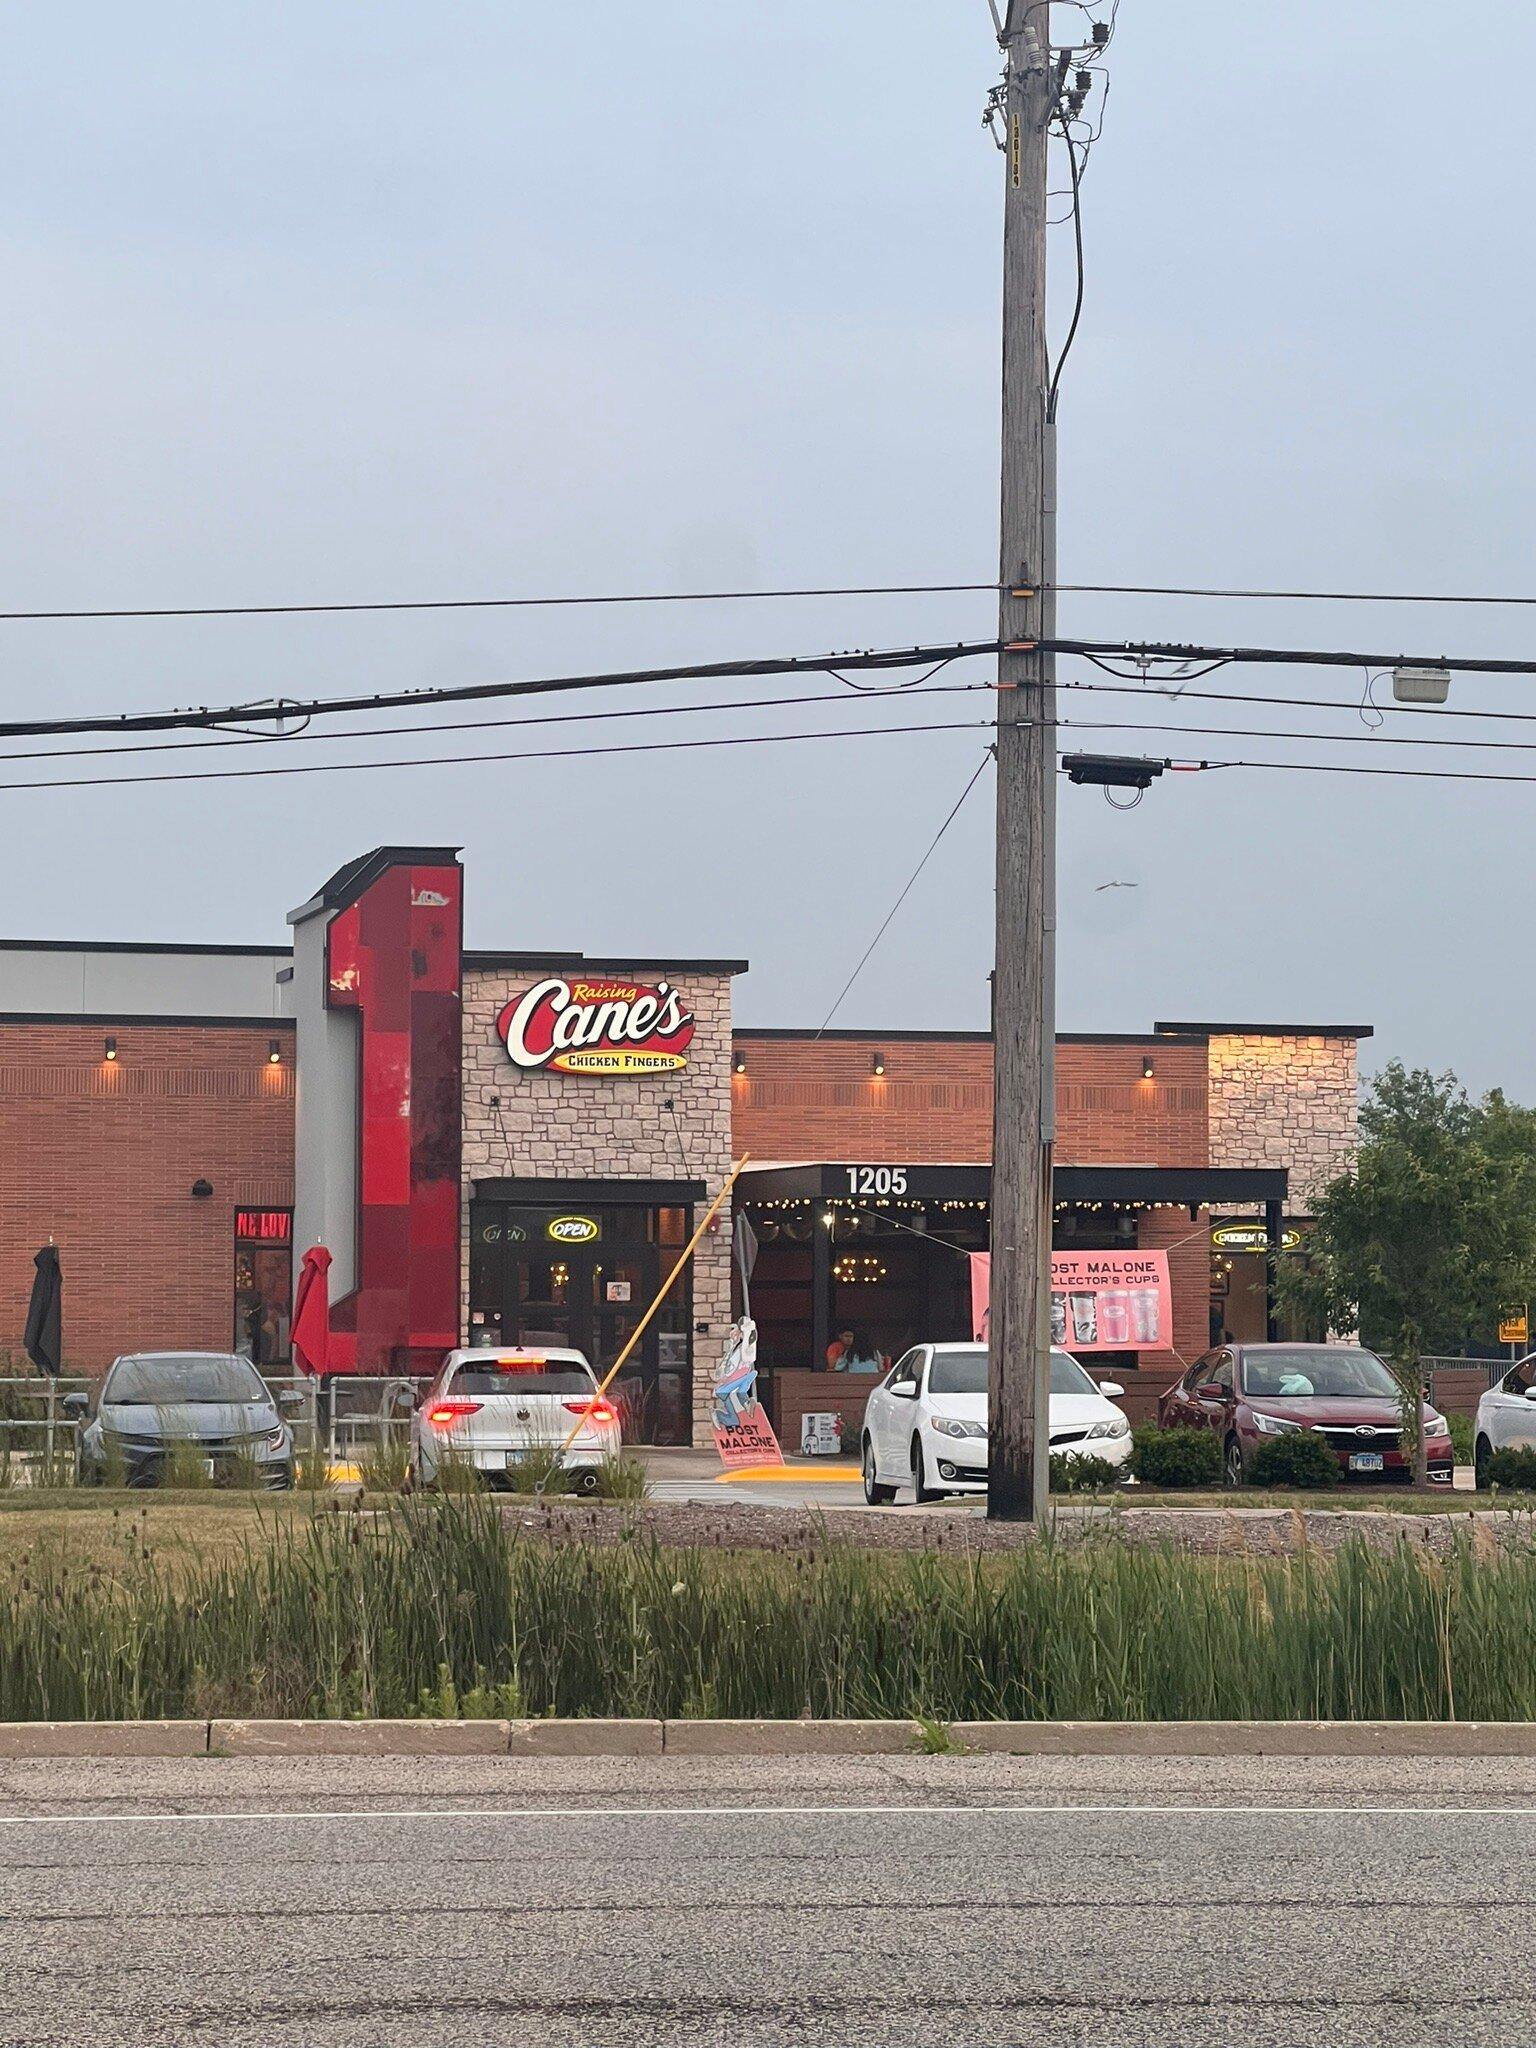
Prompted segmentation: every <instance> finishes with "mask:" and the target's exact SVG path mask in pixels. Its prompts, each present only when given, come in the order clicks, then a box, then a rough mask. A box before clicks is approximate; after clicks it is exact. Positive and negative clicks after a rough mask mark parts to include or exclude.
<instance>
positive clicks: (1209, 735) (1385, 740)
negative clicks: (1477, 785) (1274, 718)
mask: <svg viewBox="0 0 1536 2048" xmlns="http://www.w3.org/2000/svg"><path fill="white" fill-rule="evenodd" d="M1048 722H1050V723H1052V724H1054V725H1055V726H1056V727H1057V728H1058V729H1061V730H1066V731H1073V732H1160V733H1174V734H1184V733H1187V734H1189V735H1190V736H1191V737H1193V738H1196V739H1221V740H1306V741H1322V742H1324V743H1325V744H1327V745H1329V746H1336V747H1457V748H1461V747H1473V748H1477V749H1479V750H1481V751H1483V752H1487V753H1495V754H1530V753H1536V740H1469V739H1460V738H1440V737H1435V736H1432V735H1430V734H1428V733H1426V734H1425V735H1424V737H1423V738H1422V739H1419V738H1416V737H1415V736H1413V735H1412V734H1409V733H1377V732H1372V733H1369V734H1366V735H1364V736H1362V735H1361V734H1360V733H1356V732H1291V731H1288V730H1286V729H1285V728H1284V727H1279V726H1252V725H1168V724H1164V723H1154V722H1145V723H1144V722H1141V721H1138V720H1135V719H1124V718H1087V719H1084V718H1058V719H1055V720H1052V721H1048Z"/></svg>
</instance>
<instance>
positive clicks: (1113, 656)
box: [0, 639, 1536, 731]
mask: <svg viewBox="0 0 1536 2048" xmlns="http://www.w3.org/2000/svg"><path fill="white" fill-rule="evenodd" d="M1033 644H1034V645H1035V646H1037V647H1039V648H1040V649H1041V651H1042V652H1044V653H1047V654H1080V655H1082V656H1083V657H1084V658H1085V659H1087V660H1089V661H1092V660H1094V659H1095V657H1096V656H1100V655H1102V656H1104V657H1106V658H1107V659H1109V660H1111V661H1143V660H1144V661H1181V662H1190V661H1210V662H1214V663H1216V664H1217V665H1223V664H1228V663H1235V664H1238V665H1239V666H1244V667H1251V668H1264V667H1271V668H1274V667H1279V668H1290V667H1295V668H1308V667H1312V668H1361V669H1370V668H1380V669H1394V668H1443V669H1450V670H1452V671H1454V672H1455V673H1456V674H1458V675H1488V676H1530V675H1536V661H1506V660H1500V659H1499V658H1497V657H1496V656H1493V655H1464V654H1356V653H1351V652H1348V651H1346V650H1344V649H1341V648H1320V647H1199V646H1190V645H1186V644H1182V643H1177V642H1174V641H1169V640H1060V639H1050V640H1046V639H1042V640H1039V641H1036V642H1035V643H1033ZM3 730H4V728H3V727H0V731H3Z"/></svg>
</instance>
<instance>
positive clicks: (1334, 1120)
mask: <svg viewBox="0 0 1536 2048" xmlns="http://www.w3.org/2000/svg"><path fill="white" fill-rule="evenodd" d="M1208 1089H1209V1104H1210V1107H1209V1112H1208V1113H1209V1118H1210V1163H1211V1165H1212V1166H1284V1167H1287V1168H1289V1170H1290V1176H1291V1181H1290V1197H1289V1200H1288V1202H1287V1204H1286V1207H1287V1211H1288V1213H1289V1214H1290V1215H1293V1216H1307V1215H1310V1214H1311V1212H1312V1210H1313V1207H1314V1206H1315V1204H1316V1201H1317V1198H1318V1196H1319V1195H1320V1194H1321V1193H1322V1191H1323V1189H1324V1188H1325V1187H1326V1186H1327V1185H1328V1183H1329V1181H1331V1180H1333V1179H1334V1178H1335V1177H1336V1176H1337V1175H1338V1174H1340V1173H1343V1172H1344V1171H1345V1170H1346V1169H1347V1168H1348V1167H1349V1166H1351V1165H1352V1164H1353V1163H1354V1158H1355V1151H1356V1146H1357V1143H1358V1115H1359V1068H1358V1063H1357V1059H1356V1039H1355V1035H1354V1034H1353V1033H1351V1034H1350V1035H1348V1036H1334V1035H1333V1034H1331V1033H1318V1032H1312V1033H1287V1034H1286V1035H1284V1036H1281V1035H1279V1034H1270V1033H1266V1032H1261V1031H1235V1032H1229V1033H1217V1032H1214V1031H1213V1032H1212V1033H1211V1038H1210V1052H1209V1065H1208Z"/></svg>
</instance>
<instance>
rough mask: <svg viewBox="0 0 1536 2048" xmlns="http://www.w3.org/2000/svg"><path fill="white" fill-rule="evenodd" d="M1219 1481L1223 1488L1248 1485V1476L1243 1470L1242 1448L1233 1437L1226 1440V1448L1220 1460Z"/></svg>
mask: <svg viewBox="0 0 1536 2048" xmlns="http://www.w3.org/2000/svg"><path fill="white" fill-rule="evenodd" d="M1221 1479H1222V1484H1223V1485H1224V1486H1246V1485H1247V1484H1248V1475H1247V1473H1246V1472H1245V1471H1244V1470H1243V1447H1242V1445H1241V1444H1240V1443H1239V1442H1238V1440H1237V1438H1236V1437H1235V1436H1229V1437H1228V1438H1227V1447H1226V1450H1225V1451H1224V1452H1223V1454H1222V1460H1221Z"/></svg>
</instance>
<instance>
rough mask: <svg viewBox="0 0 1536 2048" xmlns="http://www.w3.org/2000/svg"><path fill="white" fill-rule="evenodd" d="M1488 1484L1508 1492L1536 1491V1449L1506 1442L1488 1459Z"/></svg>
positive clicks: (1527, 1445)
mask: <svg viewBox="0 0 1536 2048" xmlns="http://www.w3.org/2000/svg"><path fill="white" fill-rule="evenodd" d="M1488 1484H1489V1485H1490V1486H1497V1487H1501V1488H1502V1489H1503V1490H1504V1491H1505V1492H1506V1493H1536V1451H1533V1450H1532V1449H1531V1447H1530V1445H1529V1444H1521V1445H1520V1446H1519V1447H1518V1448H1516V1446H1514V1445H1513V1444H1506V1445H1505V1446H1504V1448H1503V1450H1502V1451H1495V1452H1494V1454H1493V1456H1492V1457H1491V1458H1490V1459H1489V1460H1488Z"/></svg>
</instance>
